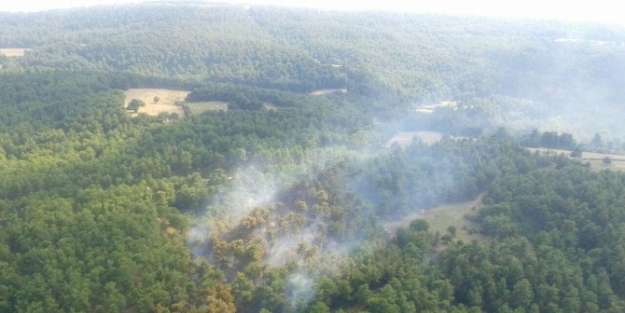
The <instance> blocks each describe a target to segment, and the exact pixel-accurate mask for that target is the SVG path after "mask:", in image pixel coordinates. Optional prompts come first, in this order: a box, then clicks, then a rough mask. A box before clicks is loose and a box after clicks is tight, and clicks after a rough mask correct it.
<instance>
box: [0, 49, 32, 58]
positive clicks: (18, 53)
mask: <svg viewBox="0 0 625 313" xmlns="http://www.w3.org/2000/svg"><path fill="white" fill-rule="evenodd" d="M26 50H28V49H25V48H0V54H4V55H6V56H8V57H23V56H24V52H26Z"/></svg>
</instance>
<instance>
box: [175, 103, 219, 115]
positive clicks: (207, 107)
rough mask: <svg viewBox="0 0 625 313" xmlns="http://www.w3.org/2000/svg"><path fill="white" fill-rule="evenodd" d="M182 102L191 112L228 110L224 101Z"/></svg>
mask: <svg viewBox="0 0 625 313" xmlns="http://www.w3.org/2000/svg"><path fill="white" fill-rule="evenodd" d="M184 104H186V105H188V106H189V109H191V113H193V114H200V113H203V112H207V111H224V112H228V102H224V101H206V102H185V103H184Z"/></svg>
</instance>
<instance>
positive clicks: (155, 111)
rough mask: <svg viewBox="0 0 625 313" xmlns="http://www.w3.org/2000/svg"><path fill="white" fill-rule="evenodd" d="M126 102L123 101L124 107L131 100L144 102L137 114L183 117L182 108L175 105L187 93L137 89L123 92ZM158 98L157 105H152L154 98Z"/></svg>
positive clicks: (182, 91) (182, 99)
mask: <svg viewBox="0 0 625 313" xmlns="http://www.w3.org/2000/svg"><path fill="white" fill-rule="evenodd" d="M124 94H125V95H126V100H125V101H124V107H127V106H128V103H129V102H130V100H132V99H137V100H141V101H143V102H145V106H144V107H142V108H139V111H138V113H145V114H147V115H152V116H156V115H159V114H160V113H163V112H167V113H178V115H179V116H181V117H182V116H184V112H183V111H182V108H181V107H179V106H177V105H176V102H182V101H184V99H185V98H186V97H187V95H188V94H189V91H184V90H170V89H148V88H137V89H128V90H126V91H125V92H124ZM155 96H157V97H159V98H160V100H159V101H158V103H154V97H155Z"/></svg>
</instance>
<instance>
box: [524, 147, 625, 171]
mask: <svg viewBox="0 0 625 313" xmlns="http://www.w3.org/2000/svg"><path fill="white" fill-rule="evenodd" d="M529 150H530V151H532V152H535V151H540V152H541V153H554V154H557V155H559V154H562V153H564V155H566V156H567V157H568V156H569V155H570V154H571V151H569V150H559V149H547V148H529ZM605 157H609V158H610V159H612V165H610V166H605V165H603V159H604V158H605ZM581 161H582V162H584V163H586V162H588V163H590V167H591V168H593V169H597V170H601V169H611V170H617V171H625V155H619V154H608V153H595V152H582V159H581Z"/></svg>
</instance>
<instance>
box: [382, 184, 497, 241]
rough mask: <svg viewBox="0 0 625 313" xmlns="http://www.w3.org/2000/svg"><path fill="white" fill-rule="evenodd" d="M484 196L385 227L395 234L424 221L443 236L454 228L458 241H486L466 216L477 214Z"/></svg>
mask: <svg viewBox="0 0 625 313" xmlns="http://www.w3.org/2000/svg"><path fill="white" fill-rule="evenodd" d="M484 196H486V194H485V193H482V194H481V195H480V196H479V197H477V198H476V199H474V200H472V201H467V202H462V203H455V204H448V205H442V206H439V207H435V208H432V209H430V210H427V211H419V212H415V213H413V214H410V215H408V216H406V217H404V218H403V219H401V220H399V221H393V222H390V223H387V224H386V225H384V226H385V228H386V229H387V230H389V231H391V232H394V231H395V230H397V228H399V227H406V226H408V225H410V222H412V221H413V220H416V219H423V220H426V221H427V222H428V224H430V231H432V232H439V233H440V234H441V235H445V234H446V233H447V229H448V228H449V227H450V226H454V227H456V230H457V232H456V239H458V240H462V241H464V242H470V241H471V240H473V239H475V240H478V241H485V240H487V239H488V237H486V236H484V235H482V234H479V233H477V231H478V230H480V226H479V225H478V224H476V223H474V222H472V221H469V220H468V219H466V216H470V215H472V214H475V213H477V209H478V208H479V207H480V206H481V205H482V201H483V199H484ZM470 230H473V232H472V234H469V231H470Z"/></svg>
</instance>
